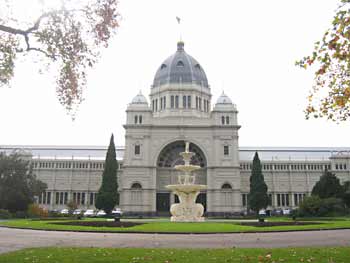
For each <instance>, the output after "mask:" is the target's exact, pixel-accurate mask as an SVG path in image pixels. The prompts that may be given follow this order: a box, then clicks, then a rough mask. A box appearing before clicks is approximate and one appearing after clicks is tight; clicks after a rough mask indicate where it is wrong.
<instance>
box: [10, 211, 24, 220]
mask: <svg viewBox="0 0 350 263" xmlns="http://www.w3.org/2000/svg"><path fill="white" fill-rule="evenodd" d="M12 216H13V217H15V218H26V217H27V212H25V211H17V212H15V213H13V214H12Z"/></svg>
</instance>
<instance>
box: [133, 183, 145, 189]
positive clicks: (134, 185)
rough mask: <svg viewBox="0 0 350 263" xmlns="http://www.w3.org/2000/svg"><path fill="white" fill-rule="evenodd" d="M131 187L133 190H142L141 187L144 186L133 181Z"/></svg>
mask: <svg viewBox="0 0 350 263" xmlns="http://www.w3.org/2000/svg"><path fill="white" fill-rule="evenodd" d="M131 189H132V190H140V189H142V186H141V184H140V183H133V184H132V185H131Z"/></svg>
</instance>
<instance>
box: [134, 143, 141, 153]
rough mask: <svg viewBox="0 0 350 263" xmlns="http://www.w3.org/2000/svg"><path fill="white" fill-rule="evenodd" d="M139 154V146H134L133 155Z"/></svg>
mask: <svg viewBox="0 0 350 263" xmlns="http://www.w3.org/2000/svg"><path fill="white" fill-rule="evenodd" d="M139 154H140V145H135V155H139Z"/></svg>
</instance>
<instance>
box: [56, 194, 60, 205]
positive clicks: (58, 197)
mask: <svg viewBox="0 0 350 263" xmlns="http://www.w3.org/2000/svg"><path fill="white" fill-rule="evenodd" d="M59 201H60V193H59V192H56V200H55V203H56V205H58V203H59Z"/></svg>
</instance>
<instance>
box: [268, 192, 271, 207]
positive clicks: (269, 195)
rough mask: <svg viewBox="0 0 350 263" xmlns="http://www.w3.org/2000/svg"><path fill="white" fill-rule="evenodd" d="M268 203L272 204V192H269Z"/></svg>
mask: <svg viewBox="0 0 350 263" xmlns="http://www.w3.org/2000/svg"><path fill="white" fill-rule="evenodd" d="M268 205H272V194H269V202H268Z"/></svg>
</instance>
